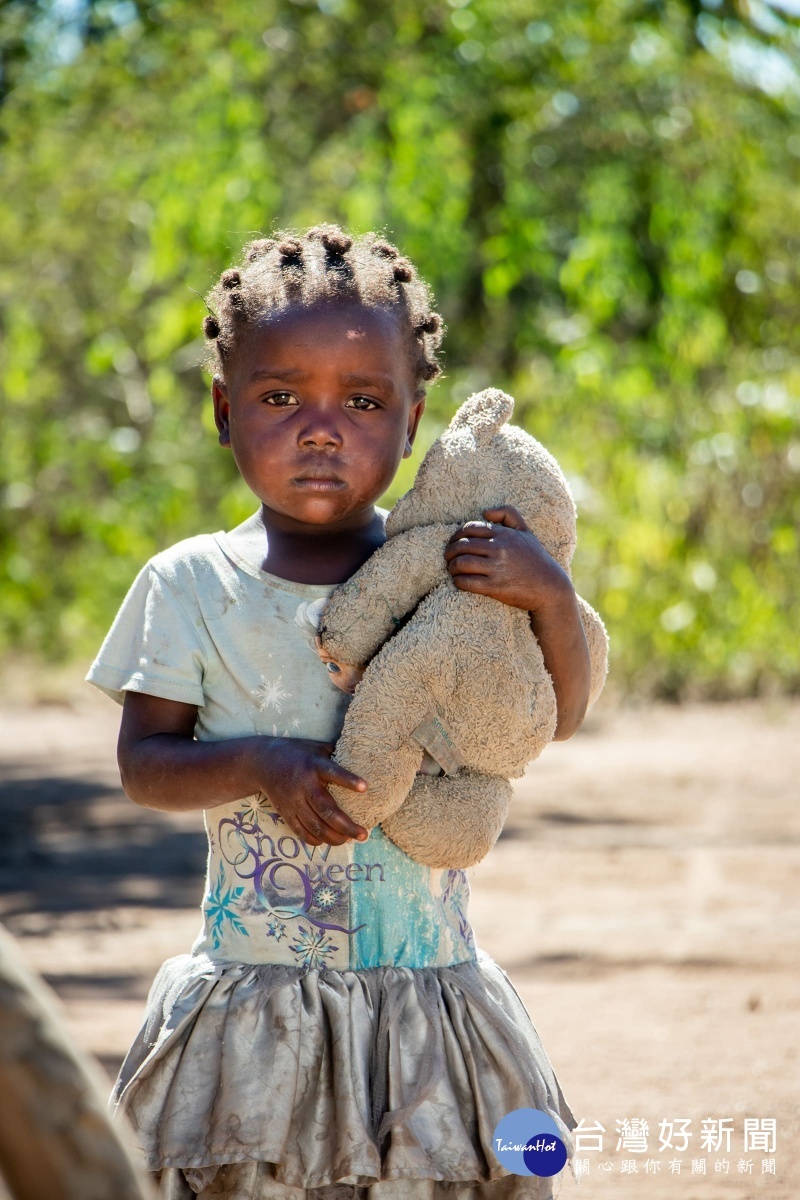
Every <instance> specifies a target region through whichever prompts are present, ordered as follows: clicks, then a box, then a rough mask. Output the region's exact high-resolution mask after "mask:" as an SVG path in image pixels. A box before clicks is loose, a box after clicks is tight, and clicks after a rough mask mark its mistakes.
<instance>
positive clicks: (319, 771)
mask: <svg viewBox="0 0 800 1200" xmlns="http://www.w3.org/2000/svg"><path fill="white" fill-rule="evenodd" d="M260 740H261V741H263V744H264V748H263V751H262V752H261V754H259V758H260V760H261V763H262V764H263V775H264V781H263V783H262V785H261V791H262V792H263V793H264V795H265V796H266V797H267V799H268V800H269V802H270V803H271V804H272V805H273V806H274V807H275V809H276V810H277V811H278V812H279V813H280V814H281V816H282V817H283V819H284V821H285V822H286V824H287V825H288V826H289V827H290V829H291V830H292V831H293V833H295V834H296V835H297V837H299V838H301V839H302V840H303V841H304V842H306V843H307V844H308V845H309V846H319V845H322V844H323V843H329V844H330V845H331V846H341V845H343V844H344V843H345V842H347V841H350V840H351V839H353V838H355V839H357V840H358V841H360V842H363V841H366V839H367V838H368V837H369V832H368V831H367V830H366V829H365V828H364V826H363V825H357V824H356V823H355V821H352V820H351V819H350V817H348V815H347V813H345V812H343V811H342V809H341V808H339V806H338V805H337V803H336V801H335V800H334V799H333V797H332V796H331V794H330V792H329V791H328V789H327V787H326V784H328V783H335V784H338V785H339V786H340V787H346V788H350V790H351V791H353V792H365V791H366V790H367V784H366V782H365V781H364V780H363V779H361V778H359V776H358V775H353V774H352V772H350V771H346V770H345V768H344V767H341V766H339V764H338V763H337V762H334V761H333V759H332V758H331V754H332V752H333V748H334V747H333V743H332V742H312V741H307V740H306V739H304V738H280V737H271V738H266V737H265V738H263V739H260Z"/></svg>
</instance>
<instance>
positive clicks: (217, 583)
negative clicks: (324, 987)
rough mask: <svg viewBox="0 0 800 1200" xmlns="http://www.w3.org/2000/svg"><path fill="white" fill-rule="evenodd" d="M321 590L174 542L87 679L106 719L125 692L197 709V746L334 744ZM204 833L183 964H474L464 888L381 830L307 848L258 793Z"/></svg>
mask: <svg viewBox="0 0 800 1200" xmlns="http://www.w3.org/2000/svg"><path fill="white" fill-rule="evenodd" d="M332 590H333V585H327V584H321V585H317V584H302V583H291V582H289V581H288V580H285V579H280V578H278V577H277V576H275V575H270V574H268V573H267V572H266V571H262V570H260V569H259V568H258V567H257V566H256V565H254V564H253V563H250V562H248V561H246V560H245V559H243V558H241V557H240V556H239V555H238V554H237V553H236V552H235V550H234V549H233V547H232V545H231V543H230V540H229V538H228V537H227V535H226V534H224V533H215V534H203V535H201V536H199V537H194V538H189V539H188V540H187V541H184V542H179V543H178V544H177V545H176V546H173V547H172V548H171V549H169V550H165V551H164V552H163V553H162V554H158V555H156V556H155V557H154V558H153V559H151V560H150V562H149V563H147V565H146V566H145V567H144V568H143V569H142V571H141V572H140V574H139V575H138V576H137V578H136V580H135V582H134V583H133V586H132V587H131V589H130V591H129V593H128V595H127V596H126V598H125V600H124V602H123V605H122V607H121V609H120V611H119V613H118V614H117V617H116V619H115V621H114V624H113V625H112V627H111V630H110V631H109V634H108V636H107V637H106V639H105V641H104V643H103V645H102V647H101V649H100V653H99V654H98V656H97V658H96V660H95V662H94V663H93V664H92V667H91V669H90V671H89V674H88V675H87V679H88V680H89V682H90V683H93V684H94V685H95V686H97V687H99V688H101V689H102V690H103V691H105V692H106V693H107V694H108V695H110V696H112V697H113V698H114V699H115V700H117V701H118V702H119V703H120V704H121V703H122V700H123V696H124V692H126V691H134V692H145V693H147V694H149V695H153V696H161V697H163V698H164V699H167V700H178V701H182V702H184V703H186V704H195V705H197V724H196V727H195V737H196V738H197V739H198V740H200V741H214V740H222V739H225V738H235V737H245V736H251V735H253V734H267V735H272V736H280V737H299V738H309V739H314V740H319V741H325V742H335V740H336V738H337V737H338V734H339V731H340V729H341V725H342V721H343V720H344V715H345V711H346V707H347V704H348V702H349V696H347V695H346V694H345V693H344V692H342V691H340V690H339V689H338V688H337V687H336V686H335V685H334V684H333V683H332V682H331V680H330V677H329V674H328V672H327V670H326V668H325V666H324V664H323V663H322V662H321V661H320V659H319V657H318V656H317V653H316V650H315V648H314V636H315V633H316V628H317V624H318V620H319V614H320V610H321V608H322V606H323V605H324V603H325V600H326V598H327V596H328V595H329V594H330V593H331V591H332ZM204 819H205V827H206V832H207V835H208V846H209V854H208V874H207V879H206V890H205V897H204V900H203V928H202V930H201V932H200V934H199V936H198V938H197V941H196V942H195V945H194V947H193V952H195V953H200V952H203V953H206V954H208V955H209V956H210V957H211V958H212V959H216V960H221V961H238V962H246V963H287V964H291V965H294V966H300V967H304V968H306V969H309V970H311V969H317V968H319V969H324V968H333V969H334V970H346V969H359V968H365V967H374V966H380V965H393V966H406V967H432V966H445V965H449V964H452V963H456V962H464V961H468V960H469V961H475V959H476V946H475V942H474V938H473V934H472V930H471V928H470V925H469V923H468V920H467V904H468V899H469V885H468V882H467V877H466V875H465V873H464V872H463V871H455V870H439V869H434V868H431V867H426V866H423V865H422V864H420V863H417V862H415V861H414V860H413V859H411V858H409V856H408V855H407V854H405V853H404V852H403V851H402V850H400V849H399V848H398V847H397V846H395V845H394V843H393V842H391V841H390V840H389V839H388V838H387V837H386V836H385V834H384V833H383V830H382V829H381V828H380V826H376V827H375V828H374V829H373V830H372V832H371V834H370V837H369V839H368V840H367V841H366V842H355V841H351V842H346V843H345V844H344V845H343V846H330V845H322V846H310V845H308V844H307V843H306V842H303V841H301V840H300V839H299V838H298V837H296V836H295V835H294V834H293V833H292V830H291V829H290V828H289V826H288V825H287V824H286V823H285V822H284V820H283V818H282V817H281V816H280V814H279V813H278V812H277V811H276V810H275V807H274V805H273V804H272V803H271V802H270V800H269V799H267V798H266V797H265V796H264V795H260V794H259V795H254V796H249V797H247V798H246V799H244V800H237V801H234V802H233V803H230V804H222V805H218V806H217V807H215V808H209V809H206V810H205V812H204Z"/></svg>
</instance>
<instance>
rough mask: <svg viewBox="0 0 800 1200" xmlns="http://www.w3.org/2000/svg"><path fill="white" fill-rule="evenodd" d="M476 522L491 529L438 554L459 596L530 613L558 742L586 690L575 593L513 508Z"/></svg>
mask: <svg viewBox="0 0 800 1200" xmlns="http://www.w3.org/2000/svg"><path fill="white" fill-rule="evenodd" d="M483 515H484V517H485V518H486V520H487V521H489V522H491V523H492V524H491V525H483V524H480V523H478V522H474V521H473V522H468V523H467V524H466V525H463V526H462V527H461V529H458V530H456V532H455V533H454V534H453V536H452V538H451V539H450V542H449V543H448V547H447V550H446V551H445V558H446V560H447V564H448V569H449V571H450V574H451V576H452V577H453V582H454V583H455V585H456V587H459V588H461V589H462V591H465V592H475V593H477V594H479V595H481V596H492V597H493V598H494V599H495V600H502V601H503V602H504V603H505V604H512V605H513V606H514V607H515V608H524V609H527V610H528V612H529V613H530V614H531V628H532V629H533V632H534V633H535V634H536V638H537V640H538V642H539V646H540V648H541V651H542V656H543V658H544V664H545V666H546V667H547V670H548V672H549V674H550V676H551V678H552V680H553V687H554V689H555V694H556V706H557V712H558V719H557V724H556V732H555V740H556V741H566V739H567V738H570V737H572V735H573V733H575V731H576V730H577V729H578V728H579V727H580V724H581V722H582V721H583V718H584V716H585V715H586V708H587V704H588V701H589V692H590V687H591V660H590V657H589V648H588V646H587V644H586V637H585V634H584V632H583V622H582V621H581V614H580V610H579V607H578V602H577V598H576V596H575V589H574V588H573V586H572V581H571V580H570V578H569V575H568V574H567V572H566V571H565V570H564V569H563V567H561V566H559V564H558V563H557V562H556V560H555V559H554V558H552V557H551V556H550V555H549V554H548V553H547V551H546V550H545V548H544V546H542V544H541V542H540V541H539V539H538V538H537V537H536V536H535V535H534V534H533V533H531V532H530V530H529V529H528V527H527V525H526V524H525V521H524V520H523V518H522V515H521V513H519V512H518V511H517V509H516V508H512V507H511V506H510V505H506V506H504V507H503V508H496V509H487V510H486V512H485V513H484V514H483Z"/></svg>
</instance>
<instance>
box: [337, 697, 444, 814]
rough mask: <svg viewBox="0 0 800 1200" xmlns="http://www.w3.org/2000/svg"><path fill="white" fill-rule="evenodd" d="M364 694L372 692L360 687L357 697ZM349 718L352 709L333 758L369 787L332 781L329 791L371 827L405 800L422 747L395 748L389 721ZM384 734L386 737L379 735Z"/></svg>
mask: <svg viewBox="0 0 800 1200" xmlns="http://www.w3.org/2000/svg"><path fill="white" fill-rule="evenodd" d="M365 694H366V695H368V694H369V693H368V692H367V693H362V692H361V690H360V688H359V695H358V698H359V699H362V698H363V697H364V695H365ZM354 705H355V702H354ZM354 705H352V706H351V712H352V710H353V707H354ZM349 718H350V712H348V715H347V718H346V719H345V724H344V728H343V730H342V734H341V736H340V738H339V741H338V742H337V743H336V754H335V756H334V757H335V759H336V761H337V762H338V763H341V765H342V766H343V767H345V768H346V770H348V771H352V772H353V773H354V774H355V775H360V776H361V778H362V779H366V780H367V783H368V784H369V790H368V791H366V792H351V791H350V789H349V788H343V787H338V786H337V785H336V784H329V785H328V791H329V792H330V793H331V795H332V796H333V798H334V800H335V801H336V803H337V804H338V805H339V807H340V808H341V809H343V810H344V812H346V813H347V815H348V816H349V817H352V818H353V820H354V821H358V822H359V824H361V825H363V826H364V827H365V828H366V829H372V828H373V826H375V825H380V824H381V822H382V821H384V820H385V819H386V818H387V817H389V816H391V815H392V813H394V812H396V810H397V809H398V808H399V807H400V805H401V804H402V803H403V801H404V800H405V799H406V797H407V795H408V793H409V791H410V790H411V787H412V785H413V783H414V779H415V777H416V774H417V771H418V770H419V765H420V763H421V761H422V747H421V746H418V745H417V744H416V743H415V742H410V741H406V742H404V743H403V744H402V745H400V746H398V747H394V746H393V745H392V740H391V738H392V734H394V736H395V738H396V731H394V730H392V729H391V727H390V726H388V723H387V725H386V726H382V725H381V723H380V722H378V724H377V727H376V726H375V725H374V724H371V725H370V726H365V725H364V724H363V723H359V722H358V721H357V720H356V719H349ZM381 733H384V738H381V737H380V734H381ZM370 734H372V735H373V736H372V737H370V736H369V735H370Z"/></svg>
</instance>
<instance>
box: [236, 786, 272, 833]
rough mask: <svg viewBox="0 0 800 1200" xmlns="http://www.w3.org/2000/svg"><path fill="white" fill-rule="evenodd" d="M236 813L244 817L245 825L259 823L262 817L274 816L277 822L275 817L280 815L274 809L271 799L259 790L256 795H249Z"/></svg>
mask: <svg viewBox="0 0 800 1200" xmlns="http://www.w3.org/2000/svg"><path fill="white" fill-rule="evenodd" d="M236 815H237V816H239V817H241V818H242V824H244V825H259V824H260V822H261V820H262V818H263V819H266V818H267V817H271V818H272V822H273V824H275V818H276V817H278V819H279V820H280V816H279V814H278V813H276V812H273V811H272V804H271V801H270V800H269V799H268V798H267V797H266V796H265V795H264V793H263V792H258V793H257V794H256V795H255V796H249V797H248V798H247V799H246V800H245V802H244V805H243V807H242V808H239V809H237V810H236Z"/></svg>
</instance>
